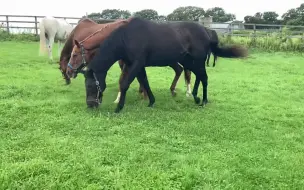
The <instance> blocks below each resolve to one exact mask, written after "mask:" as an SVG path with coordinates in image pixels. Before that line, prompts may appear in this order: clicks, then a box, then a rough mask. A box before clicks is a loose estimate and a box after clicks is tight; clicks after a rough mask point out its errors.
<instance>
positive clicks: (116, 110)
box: [114, 104, 124, 113]
mask: <svg viewBox="0 0 304 190" xmlns="http://www.w3.org/2000/svg"><path fill="white" fill-rule="evenodd" d="M123 107H124V105H122V104H118V105H117V107H116V109H115V111H114V112H115V113H119V112H120V111H121V110H122V108H123Z"/></svg>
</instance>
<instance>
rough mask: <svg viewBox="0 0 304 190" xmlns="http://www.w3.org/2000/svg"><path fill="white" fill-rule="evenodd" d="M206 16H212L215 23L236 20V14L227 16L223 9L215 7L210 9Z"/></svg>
mask: <svg viewBox="0 0 304 190" xmlns="http://www.w3.org/2000/svg"><path fill="white" fill-rule="evenodd" d="M205 16H212V21H213V22H228V21H233V20H234V19H235V15H234V14H227V13H226V12H225V10H224V9H223V8H221V7H213V8H211V9H208V10H207V11H206V14H205Z"/></svg>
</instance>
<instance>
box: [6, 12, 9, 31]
mask: <svg viewBox="0 0 304 190" xmlns="http://www.w3.org/2000/svg"><path fill="white" fill-rule="evenodd" d="M5 17H6V31H7V32H8V33H9V21H8V16H5Z"/></svg>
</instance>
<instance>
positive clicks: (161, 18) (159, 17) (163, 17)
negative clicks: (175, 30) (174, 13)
mask: <svg viewBox="0 0 304 190" xmlns="http://www.w3.org/2000/svg"><path fill="white" fill-rule="evenodd" d="M157 20H159V21H167V17H166V16H164V15H159V16H158V19H157Z"/></svg>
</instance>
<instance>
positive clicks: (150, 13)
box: [133, 9, 159, 20]
mask: <svg viewBox="0 0 304 190" xmlns="http://www.w3.org/2000/svg"><path fill="white" fill-rule="evenodd" d="M133 16H134V17H139V18H144V19H147V20H158V18H159V16H158V13H157V11H155V10H153V9H144V10H141V11H138V12H135V13H134V14H133Z"/></svg>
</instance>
